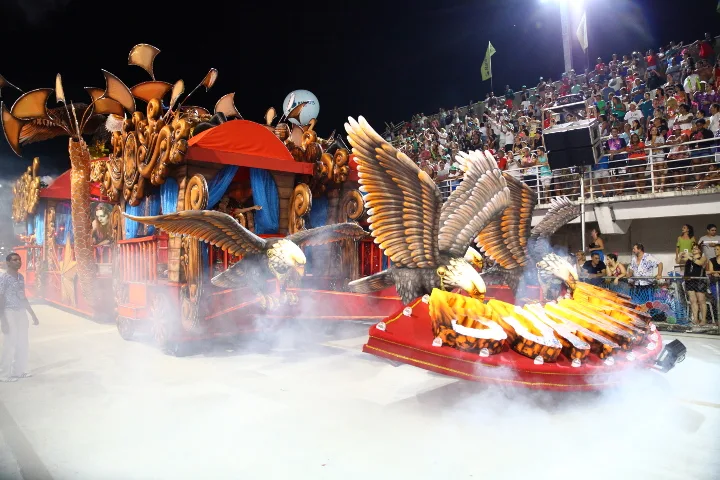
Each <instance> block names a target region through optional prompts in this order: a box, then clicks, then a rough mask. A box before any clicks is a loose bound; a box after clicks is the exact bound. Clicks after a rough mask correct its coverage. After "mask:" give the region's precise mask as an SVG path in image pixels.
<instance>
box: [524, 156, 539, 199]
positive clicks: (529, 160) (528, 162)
mask: <svg viewBox="0 0 720 480" xmlns="http://www.w3.org/2000/svg"><path fill="white" fill-rule="evenodd" d="M520 166H521V167H522V168H523V181H524V182H525V184H526V185H527V186H528V187H530V188H531V189H532V190H536V189H537V183H538V168H537V158H535V157H533V156H532V155H531V154H530V149H529V148H528V147H524V148H523V149H522V150H521V156H520Z"/></svg>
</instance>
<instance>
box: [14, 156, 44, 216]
mask: <svg viewBox="0 0 720 480" xmlns="http://www.w3.org/2000/svg"><path fill="white" fill-rule="evenodd" d="M39 168H40V159H39V158H37V157H35V158H34V159H33V164H32V166H31V167H28V168H27V170H26V171H25V173H23V174H22V176H20V178H18V179H17V181H16V182H15V185H13V204H12V218H13V220H14V221H15V222H17V223H21V222H25V221H27V219H28V216H30V215H33V214H34V213H35V211H36V210H37V206H38V202H39V201H40V178H39V177H38V175H37V174H38V169H39Z"/></svg>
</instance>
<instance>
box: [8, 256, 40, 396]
mask: <svg viewBox="0 0 720 480" xmlns="http://www.w3.org/2000/svg"><path fill="white" fill-rule="evenodd" d="M5 262H6V265H7V267H6V270H5V272H3V273H1V274H0V326H1V327H2V333H3V346H2V359H1V360H0V381H3V382H15V381H17V380H18V379H19V378H27V377H30V376H32V375H31V374H30V373H29V372H28V370H27V360H28V350H29V344H28V325H29V322H28V315H30V317H31V318H32V321H33V325H39V324H40V322H39V321H38V318H37V315H35V312H34V311H33V309H32V307H31V306H30V302H28V299H27V297H26V296H25V278H24V277H23V275H22V273H20V267H22V259H21V258H20V255H18V254H17V253H15V252H13V253H11V254H9V255H8V256H7V257H6V258H5Z"/></svg>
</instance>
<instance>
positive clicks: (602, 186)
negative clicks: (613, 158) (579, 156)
mask: <svg viewBox="0 0 720 480" xmlns="http://www.w3.org/2000/svg"><path fill="white" fill-rule="evenodd" d="M609 176H610V151H609V150H608V148H607V145H605V146H603V154H602V156H601V157H600V158H599V159H598V161H597V163H596V164H595V165H593V166H592V180H593V182H594V188H595V196H597V197H606V196H611V195H612V193H613V189H612V187H611V186H609V185H608V178H609Z"/></svg>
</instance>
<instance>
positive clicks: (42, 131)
mask: <svg viewBox="0 0 720 480" xmlns="http://www.w3.org/2000/svg"><path fill="white" fill-rule="evenodd" d="M87 108H88V105H86V104H84V103H76V104H75V111H76V114H77V119H78V122H80V121H81V120H82V118H83V115H84V114H85V111H86V109H87ZM47 112H48V118H34V119H32V120H29V121H28V122H27V123H26V124H25V125H23V127H22V129H21V130H20V144H21V145H27V144H29V143H36V142H42V141H44V140H50V139H52V138H55V137H59V136H61V135H67V130H65V129H64V128H63V126H65V127H68V128H70V130H74V128H73V125H75V119H74V118H69V117H68V109H67V108H65V107H57V108H48V110H47ZM104 120H105V116H104V115H99V114H92V115H91V117H90V120H89V121H88V123H87V124H86V125H85V131H84V132H83V133H84V134H91V133H95V131H96V130H97V127H98V125H99V124H102V123H103V121H104Z"/></svg>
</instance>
